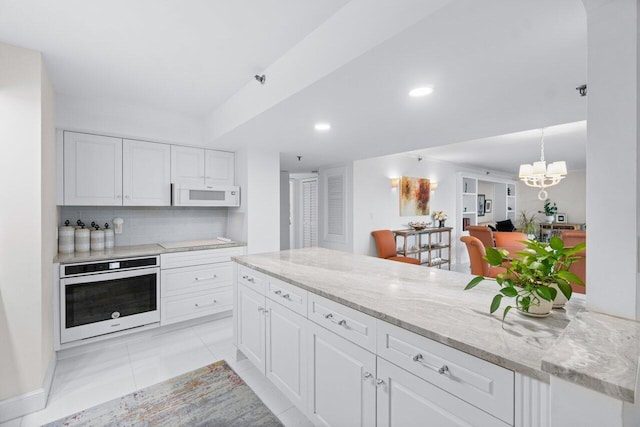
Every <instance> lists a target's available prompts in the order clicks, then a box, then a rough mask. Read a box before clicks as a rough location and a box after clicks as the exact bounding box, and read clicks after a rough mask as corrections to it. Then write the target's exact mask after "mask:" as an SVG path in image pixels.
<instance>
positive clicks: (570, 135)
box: [408, 121, 587, 176]
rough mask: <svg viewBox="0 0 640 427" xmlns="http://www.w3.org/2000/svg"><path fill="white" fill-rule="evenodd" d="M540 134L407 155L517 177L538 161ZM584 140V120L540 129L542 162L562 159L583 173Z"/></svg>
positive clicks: (502, 137) (535, 131) (532, 132)
mask: <svg viewBox="0 0 640 427" xmlns="http://www.w3.org/2000/svg"><path fill="white" fill-rule="evenodd" d="M541 135H542V132H541V129H532V130H529V131H523V132H515V133H510V134H506V135H500V136H496V137H489V138H482V139H475V140H472V141H464V142H459V143H456V144H449V145H442V146H439V147H433V148H428V149H426V150H417V151H413V152H410V153H408V154H410V155H413V156H416V157H417V156H421V157H430V158H433V159H436V160H441V161H446V162H453V163H457V164H461V165H465V166H469V167H473V168H479V169H487V170H489V171H498V172H504V173H506V174H511V175H513V176H517V174H518V169H519V166H520V165H521V164H523V163H533V162H535V161H537V160H540V139H541ZM586 140H587V122H586V121H581V122H573V123H566V124H563V125H557V126H551V127H547V128H545V129H544V153H545V160H546V161H547V163H551V162H555V161H559V160H564V161H565V162H566V163H567V169H568V170H569V171H572V170H584V169H586V166H587V160H586V157H587V150H586V148H587V147H586Z"/></svg>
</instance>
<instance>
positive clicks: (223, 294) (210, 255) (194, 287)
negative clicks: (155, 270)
mask: <svg viewBox="0 0 640 427" xmlns="http://www.w3.org/2000/svg"><path fill="white" fill-rule="evenodd" d="M243 252H244V249H243V248H239V247H236V248H222V249H207V250H200V251H186V252H173V253H167V254H162V255H160V324H161V325H168V324H171V323H176V322H181V321H183V320H189V319H196V318H198V317H204V316H208V315H212V314H217V313H223V312H230V311H231V310H233V264H232V262H231V257H232V256H234V255H241V254H242V253H243Z"/></svg>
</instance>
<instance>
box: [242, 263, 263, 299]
mask: <svg viewBox="0 0 640 427" xmlns="http://www.w3.org/2000/svg"><path fill="white" fill-rule="evenodd" d="M237 281H238V283H241V284H243V285H246V286H247V287H248V288H250V289H253V290H254V291H256V292H258V293H259V294H260V295H264V294H265V291H266V290H267V284H268V283H269V278H268V277H267V276H265V275H264V274H262V273H260V272H258V271H255V270H252V269H250V268H247V267H244V266H242V265H240V264H238V277H237Z"/></svg>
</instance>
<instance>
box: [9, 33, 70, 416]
mask: <svg viewBox="0 0 640 427" xmlns="http://www.w3.org/2000/svg"><path fill="white" fill-rule="evenodd" d="M0 69H2V73H0V88H2V90H1V91H0V117H2V120H0V141H4V143H5V145H6V147H5V153H4V155H3V156H0V177H1V178H2V182H4V183H6V184H7V185H4V186H3V190H2V200H4V201H10V202H7V203H4V204H3V205H2V209H0V343H2V344H1V345H0V379H1V380H0V403H1V402H2V401H3V400H5V399H8V398H11V397H16V396H19V395H23V394H25V393H31V392H34V391H36V390H38V389H41V388H42V387H43V380H44V378H45V373H46V370H47V367H48V365H49V362H50V361H51V359H52V357H53V334H52V323H53V318H52V314H51V310H52V305H53V302H52V291H53V275H52V262H53V256H54V255H55V246H54V245H55V238H53V236H54V235H53V233H55V224H56V222H57V218H56V207H55V173H54V171H55V142H54V141H55V129H54V127H53V91H52V88H51V85H50V84H49V81H48V79H47V77H46V75H45V73H46V71H45V70H44V67H43V65H42V58H41V56H40V54H39V53H38V52H35V51H31V50H27V49H22V48H18V47H14V46H10V45H7V44H3V43H0ZM42 404H44V402H42ZM2 415H3V414H0V420H2V418H3V417H2Z"/></svg>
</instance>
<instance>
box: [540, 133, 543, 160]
mask: <svg viewBox="0 0 640 427" xmlns="http://www.w3.org/2000/svg"><path fill="white" fill-rule="evenodd" d="M540 160H541V161H543V162H544V128H542V129H541V130H540Z"/></svg>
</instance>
